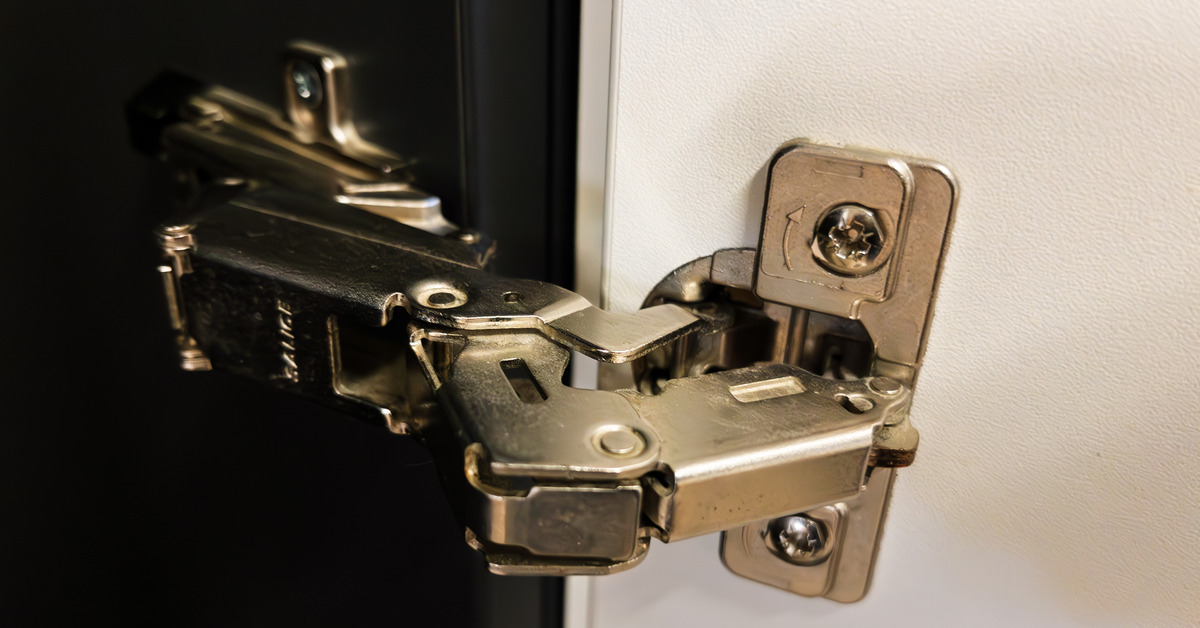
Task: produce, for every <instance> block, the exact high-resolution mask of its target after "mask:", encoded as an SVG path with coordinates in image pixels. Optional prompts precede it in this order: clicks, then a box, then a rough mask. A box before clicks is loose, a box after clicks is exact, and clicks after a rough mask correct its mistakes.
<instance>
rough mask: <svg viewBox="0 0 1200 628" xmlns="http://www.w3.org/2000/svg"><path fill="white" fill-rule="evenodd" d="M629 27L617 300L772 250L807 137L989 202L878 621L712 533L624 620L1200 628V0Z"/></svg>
mask: <svg viewBox="0 0 1200 628" xmlns="http://www.w3.org/2000/svg"><path fill="white" fill-rule="evenodd" d="M617 11H618V16H617V19H618V20H619V21H618V23H617V24H616V28H618V29H619V38H618V39H617V40H616V41H617V44H616V46H617V49H618V52H619V62H618V64H617V72H618V74H617V75H616V80H615V81H614V82H615V86H616V89H617V90H618V91H617V94H616V103H617V107H616V112H615V116H614V118H613V123H615V125H616V127H615V144H614V145H613V146H612V147H611V149H612V150H613V151H614V155H613V156H614V159H613V161H612V164H611V170H610V177H611V181H610V187H611V190H610V196H609V199H608V200H609V203H610V215H609V220H610V230H609V233H608V234H607V245H606V247H607V257H606V272H607V282H606V287H607V296H608V303H609V305H610V307H614V308H617V309H624V310H629V309H633V308H635V307H636V306H637V304H638V303H639V302H640V301H641V299H642V296H643V295H644V294H645V293H646V291H647V290H648V289H649V288H650V287H651V286H652V285H653V284H654V283H655V282H656V280H657V279H658V278H660V277H662V276H663V275H664V274H666V273H667V272H668V271H670V270H671V269H672V268H674V267H675V266H678V265H679V264H681V263H683V262H685V261H687V260H690V259H692V258H695V257H698V256H701V255H707V254H709V253H711V252H712V251H713V250H715V249H717V248H721V247H729V246H752V245H754V244H756V239H757V236H758V224H759V219H760V215H761V207H762V192H763V185H764V180H763V174H764V171H763V167H764V165H765V163H766V160H767V158H768V157H769V156H770V155H771V154H772V152H773V151H774V150H775V148H776V147H777V146H778V145H779V144H780V143H782V142H783V141H785V140H788V139H791V138H794V137H799V136H804V137H809V138H812V139H815V140H818V141H822V142H827V143H845V144H857V145H864V146H871V147H876V148H882V149H889V150H893V151H896V152H899V153H904V154H909V155H918V156H925V157H931V158H935V159H938V160H939V161H942V162H944V163H946V164H947V165H949V166H950V168H951V169H952V170H953V171H954V172H955V173H956V174H957V175H958V177H959V180H960V183H961V185H962V191H963V196H962V202H961V204H960V206H959V209H958V222H957V225H956V228H955V231H954V238H953V246H952V249H951V253H950V256H949V259H948V260H947V262H946V267H945V274H944V276H943V281H942V287H941V294H940V300H939V303H938V308H937V317H936V320H935V322H934V326H933V331H932V336H931V338H930V341H929V351H928V354H927V356H926V366H925V369H924V371H923V373H922V379H921V382H920V386H919V388H918V390H917V396H916V402H915V408H914V412H913V416H914V420H915V422H916V424H917V426H918V427H919V428H920V429H921V433H922V441H921V451H920V454H919V456H918V458H917V464H916V466H914V467H913V468H911V469H906V470H905V471H904V472H902V473H901V474H900V479H899V483H898V486H897V490H896V494H895V497H894V499H893V502H892V511H891V516H890V518H889V521H888V525H887V531H886V534H885V538H884V546H883V552H882V556H881V558H880V561H879V567H878V570H877V572H876V579H875V587H874V589H873V591H872V593H871V594H870V596H869V597H868V598H867V600H865V601H863V602H861V603H858V604H854V605H839V604H836V603H833V602H828V601H825V600H810V599H803V598H798V597H792V596H790V595H788V594H784V593H781V592H778V591H775V590H772V589H769V588H767V587H763V586H760V585H757V584H754V583H751V582H749V581H745V580H742V579H739V578H737V577H735V576H732V575H729V574H727V573H726V572H725V571H724V569H723V568H722V567H721V565H720V563H719V561H718V558H717V552H716V542H715V538H711V537H710V538H707V539H697V540H693V541H685V542H681V543H677V544H673V545H670V546H664V545H662V544H658V543H656V544H655V546H654V547H653V548H652V549H651V552H650V556H649V558H648V560H647V561H646V563H645V564H644V565H642V566H641V567H639V568H637V569H634V570H633V571H631V572H628V573H625V574H620V575H616V576H610V577H606V578H600V579H598V580H597V581H596V595H597V599H596V607H597V612H598V624H599V625H600V626H602V627H605V628H607V627H616V626H621V627H636V626H655V627H660V626H753V627H754V628H770V627H772V626H789V627H791V626H797V625H808V624H811V625H820V626H868V625H891V626H927V625H929V626H966V625H970V626H1012V625H1025V626H1076V625H1078V626H1098V625H1104V626H1135V625H1138V626H1141V625H1145V626H1196V625H1200V533H1198V532H1197V530H1200V488H1197V481H1198V479H1200V418H1198V416H1197V408H1200V375H1198V373H1200V370H1198V368H1197V367H1198V361H1200V360H1198V357H1197V356H1198V355H1200V331H1198V325H1197V318H1198V316H1197V315H1198V314H1200V279H1198V277H1200V275H1198V273H1200V3H1197V2H1195V0H1157V1H1155V2H1132V1H1126V2H1112V1H1091V2H1082V1H1079V2H1057V3H1046V2H1044V1H1039V2H1033V1H1029V0H1009V1H1004V2H999V1H995V0H989V1H979V0H953V1H945V2H942V1H937V0H911V1H909V2H832V1H812V0H809V1H806V2H790V1H784V0H772V1H766V0H762V1H749V0H742V1H739V2H703V3H688V4H686V5H683V4H680V3H666V2H659V3H650V2H644V1H642V0H626V1H625V2H624V3H623V4H620V5H618V7H617ZM780 481H784V479H783V478H781V480H780Z"/></svg>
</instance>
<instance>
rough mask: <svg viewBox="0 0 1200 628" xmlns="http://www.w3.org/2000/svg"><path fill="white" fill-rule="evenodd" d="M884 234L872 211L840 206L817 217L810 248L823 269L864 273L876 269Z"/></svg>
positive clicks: (883, 258)
mask: <svg viewBox="0 0 1200 628" xmlns="http://www.w3.org/2000/svg"><path fill="white" fill-rule="evenodd" d="M886 240H887V235H886V234H884V232H883V225H882V224H880V222H879V219H878V218H877V217H876V216H875V212H874V211H873V210H870V209H867V208H866V207H861V206H858V205H840V206H838V207H834V208H832V209H830V210H829V211H827V212H825V215H824V216H822V217H821V218H820V219H818V220H817V229H816V233H815V234H813V243H812V250H813V255H814V256H816V259H817V261H818V262H820V263H821V265H822V266H824V267H825V268H827V269H829V270H831V271H833V272H835V273H839V274H843V275H864V274H866V273H869V272H871V271H872V270H875V269H876V268H878V267H879V266H880V265H881V264H883V262H885V261H887V258H886V257H884V256H882V255H881V253H882V252H883V244H884V242H885V241H886Z"/></svg>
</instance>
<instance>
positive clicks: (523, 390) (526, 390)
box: [500, 358, 546, 403]
mask: <svg viewBox="0 0 1200 628" xmlns="http://www.w3.org/2000/svg"><path fill="white" fill-rule="evenodd" d="M500 368H502V369H503V370H504V376H505V377H507V378H508V385H509V386H512V389H513V392H515V393H517V397H519V398H520V399H521V401H524V402H525V403H538V402H539V401H545V400H546V393H545V392H544V391H543V390H542V387H541V386H538V383H537V380H536V379H534V378H533V373H532V372H530V370H529V367H528V366H526V365H525V360H522V359H521V358H512V359H509V360H502V361H501V362H500Z"/></svg>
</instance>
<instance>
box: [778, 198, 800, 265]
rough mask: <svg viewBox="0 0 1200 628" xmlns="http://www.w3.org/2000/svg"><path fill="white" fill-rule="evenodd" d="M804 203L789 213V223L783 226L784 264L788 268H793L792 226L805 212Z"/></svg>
mask: <svg viewBox="0 0 1200 628" xmlns="http://www.w3.org/2000/svg"><path fill="white" fill-rule="evenodd" d="M804 207H805V206H804V205H801V206H800V209H797V210H796V211H794V212H792V213H790V214H788V224H787V226H786V227H784V228H783V264H784V266H787V269H788V270H793V269H792V227H793V226H795V224H796V223H798V222H800V215H801V214H803V213H804Z"/></svg>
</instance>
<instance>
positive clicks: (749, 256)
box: [132, 44, 954, 601]
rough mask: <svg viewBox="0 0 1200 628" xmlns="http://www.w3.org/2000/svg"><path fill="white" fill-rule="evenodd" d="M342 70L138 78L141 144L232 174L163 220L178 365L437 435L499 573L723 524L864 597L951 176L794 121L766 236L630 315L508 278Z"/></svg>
mask: <svg viewBox="0 0 1200 628" xmlns="http://www.w3.org/2000/svg"><path fill="white" fill-rule="evenodd" d="M347 80H348V79H347V74H346V62H345V60H344V59H342V58H341V57H340V56H339V55H337V54H336V53H335V52H333V51H329V50H327V49H324V48H321V47H319V46H315V45H312V44H297V45H294V46H293V47H291V48H289V50H288V51H287V53H286V54H285V57H284V72H283V83H284V88H285V102H286V107H285V113H284V114H282V115H281V114H279V113H278V112H274V111H271V110H269V109H268V108H266V107H263V106H262V105H259V104H257V103H254V102H253V101H249V100H247V99H245V98H244V97H241V96H239V95H237V94H235V93H232V92H229V91H228V90H223V89H221V88H219V87H210V86H203V85H198V84H195V83H194V82H187V81H184V83H182V84H179V83H175V84H173V85H169V86H165V87H170V89H166V88H165V87H164V86H162V85H160V86H159V87H160V88H163V89H160V90H158V91H157V92H155V94H150V95H144V96H143V98H142V99H140V100H138V101H135V105H134V107H133V109H134V115H133V116H132V118H133V120H134V121H135V123H136V124H142V123H146V121H147V117H148V118H149V119H150V120H151V121H152V122H153V124H151V125H150V127H149V129H150V131H152V133H151V134H150V135H149V136H146V137H142V140H144V141H143V142H141V143H142V145H143V148H146V149H147V150H150V151H152V152H155V153H165V155H166V156H167V158H168V159H169V160H170V161H171V162H173V163H175V164H177V165H179V166H180V167H181V169H182V170H181V171H182V172H183V174H184V175H185V178H186V179H187V180H188V181H190V182H191V183H192V184H193V185H196V186H199V185H200V184H199V182H201V181H209V182H211V183H210V184H208V185H206V186H202V187H199V188H198V190H197V191H198V192H199V193H198V194H197V195H196V197H195V199H194V200H195V204H196V208H195V210H194V212H193V213H192V215H191V216H189V218H188V220H187V222H186V224H172V225H168V226H166V227H163V228H162V229H161V230H160V232H159V242H160V245H161V247H162V250H163V254H164V262H163V264H162V265H161V266H159V272H160V273H161V274H162V276H163V279H164V288H165V290H166V293H167V303H168V308H169V312H170V315H171V325H172V327H173V328H174V329H175V331H176V332H177V341H178V344H179V349H180V356H181V360H182V364H183V367H184V368H187V369H192V370H200V369H207V368H214V367H215V368H220V369H223V370H227V371H230V372H234V373H237V374H240V375H242V376H245V377H250V378H253V379H257V380H259V381H261V382H263V383H265V384H267V385H269V386H272V387H274V388H277V389H280V390H285V391H289V392H292V393H296V394H300V395H303V396H307V397H310V398H313V399H316V400H318V401H321V402H322V403H325V404H328V405H330V406H333V407H335V408H338V409H340V410H343V411H345V412H347V413H349V414H353V415H356V416H359V417H361V418H364V419H367V420H370V421H374V422H376V423H378V424H380V425H382V426H384V427H386V428H387V429H389V430H390V431H392V432H395V433H398V434H408V435H413V436H415V437H416V438H418V439H420V440H421V442H423V443H425V444H427V445H428V446H429V447H430V448H431V450H432V451H433V452H434V457H435V460H436V461H437V462H438V464H439V465H440V467H441V470H442V474H441V475H442V477H443V480H444V482H445V489H446V491H447V493H448V495H449V497H450V499H451V501H452V502H453V503H454V504H455V506H456V510H457V511H458V513H459V515H460V518H461V523H462V525H463V528H464V529H465V537H466V540H467V542H468V543H469V544H470V545H472V546H473V547H475V548H477V549H479V550H480V551H481V552H483V553H484V555H485V557H486V558H487V561H488V564H489V565H490V568H491V569H492V570H493V571H495V572H497V573H503V574H560V575H561V574H605V573H612V572H616V571H620V570H623V569H628V568H631V567H633V566H635V565H637V564H638V563H639V562H640V561H641V560H642V559H643V558H644V556H645V555H646V552H647V551H648V550H649V545H650V539H651V538H657V539H659V540H661V541H664V542H669V541H677V540H681V539H686V538H689V537H693V536H699V535H703V534H708V533H712V532H717V531H726V533H725V535H724V541H723V544H722V558H723V560H724V561H725V563H726V565H728V566H729V568H730V569H732V570H733V571H735V572H736V573H738V574H741V575H743V576H746V577H748V578H752V579H755V580H758V581H760V582H764V583H767V584H771V585H772V586H777V587H781V588H784V589H787V590H789V591H793V592H796V593H800V594H803V595H824V596H826V597H829V598H831V599H836V600H841V601H853V600H856V599H858V598H861V597H862V595H864V594H865V592H866V589H867V587H868V585H869V582H870V575H871V569H872V566H873V563H874V556H875V553H876V549H877V546H878V542H879V538H880V530H881V527H882V522H883V514H884V512H885V509H886V505H887V503H888V498H889V495H890V490H891V486H892V480H893V478H894V468H896V467H901V466H905V465H908V464H911V463H912V462H913V459H914V456H915V453H916V449H917V445H918V435H917V432H916V430H915V429H914V428H913V426H912V424H911V422H910V420H909V409H910V407H911V399H912V388H913V384H914V382H915V380H916V375H917V372H918V370H919V368H920V360H921V356H922V353H923V350H924V342H925V340H924V338H925V330H926V328H927V325H928V321H929V315H930V312H931V303H932V298H933V290H934V287H935V286H936V279H937V268H938V264H939V263H940V259H941V255H942V252H943V250H944V246H945V238H946V230H947V229H948V224H949V215H950V210H951V209H952V206H953V199H954V186H953V181H952V179H950V178H949V176H948V175H947V174H946V173H945V170H944V169H942V168H941V167H940V166H936V165H932V164H928V163H925V162H920V161H917V160H908V159H903V158H900V157H896V156H893V155H883V154H880V153H875V152H871V151H857V150H849V149H833V148H828V147H820V146H814V145H811V144H804V143H794V144H789V145H787V146H785V147H784V148H783V149H782V150H781V151H780V152H779V153H778V154H777V155H776V157H775V159H774V160H773V161H772V166H771V170H770V182H769V185H768V191H767V206H766V209H765V212H764V221H763V232H762V241H761V243H760V246H759V247H758V249H757V250H753V249H732V250H724V251H718V252H716V253H714V254H713V255H711V256H708V257H705V258H701V259H699V260H695V261H693V262H691V263H688V264H685V265H684V266H681V267H680V268H679V269H677V270H676V271H675V272H673V273H671V275H669V276H668V277H666V278H665V279H663V281H662V282H660V284H659V285H658V286H657V287H656V288H655V289H654V291H653V292H652V293H651V295H650V296H649V297H648V298H647V300H646V303H645V307H644V308H643V309H642V310H640V311H638V312H636V313H617V312H608V311H605V310H602V309H600V308H597V307H595V306H594V305H592V304H591V303H589V302H588V301H587V300H586V299H584V298H582V297H581V296H579V295H577V294H575V293H573V292H571V291H569V290H566V289H564V288H561V287H558V286H554V285H551V284H546V283H542V282H537V281H529V280H520V279H511V278H505V277H499V276H495V275H492V274H490V273H488V272H487V271H486V267H487V265H488V263H489V261H490V260H491V258H492V256H493V253H494V245H493V243H492V242H491V241H490V240H489V239H488V238H487V237H486V236H484V235H483V234H479V233H476V232H472V231H462V230H457V229H455V228H453V226H452V225H450V224H449V223H447V222H445V220H444V219H442V218H441V213H440V209H439V206H438V204H437V201H436V197H432V196H429V195H426V194H424V193H422V192H419V191H418V190H416V188H413V187H411V186H410V182H409V181H408V180H407V178H406V177H405V175H404V174H403V164H404V161H403V160H401V159H399V158H398V157H396V156H395V155H393V154H392V153H389V152H387V151H385V150H383V149H380V148H378V147H374V146H371V145H370V144H367V143H366V142H364V141H363V140H362V139H361V138H359V137H358V135H357V133H356V132H355V130H354V125H353V124H352V120H351V117H350V115H349V113H350V110H349V105H348V102H347V100H346V95H347V94H348V90H347V89H346V87H347V84H346V81H347ZM151 91H154V90H151ZM172 94H173V95H172ZM151 96H154V97H153V98H151ZM150 101H153V102H150ZM147 112H151V113H152V112H158V113H161V114H162V115H161V116H158V117H155V116H154V115H149V114H147ZM164 112H166V113H164ZM142 114H147V117H140V116H142ZM362 209H365V210H367V211H359V210H362ZM814 234H816V236H817V238H816V239H815V240H814V239H813V237H814ZM822 238H823V239H822ZM818 241H820V242H821V244H820V245H819V246H817V248H816V249H814V248H812V247H813V246H814V245H816V243H817V242H818ZM576 352H577V353H580V354H583V355H584V356H587V357H589V358H592V359H595V360H598V361H600V362H602V363H604V364H606V365H609V366H612V365H628V366H627V367H626V368H627V369H628V374H629V377H628V379H627V381H628V382H629V383H630V384H631V385H630V386H629V387H620V388H619V389H616V390H581V389H576V388H572V387H569V386H567V385H565V384H564V383H563V376H564V372H565V370H566V368H567V364H568V362H569V361H570V360H571V356H572V355H573V353H576ZM614 368H615V367H614Z"/></svg>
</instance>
